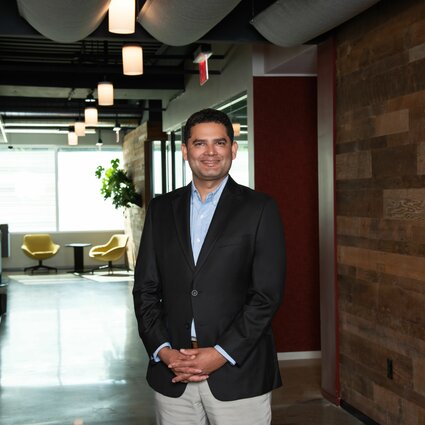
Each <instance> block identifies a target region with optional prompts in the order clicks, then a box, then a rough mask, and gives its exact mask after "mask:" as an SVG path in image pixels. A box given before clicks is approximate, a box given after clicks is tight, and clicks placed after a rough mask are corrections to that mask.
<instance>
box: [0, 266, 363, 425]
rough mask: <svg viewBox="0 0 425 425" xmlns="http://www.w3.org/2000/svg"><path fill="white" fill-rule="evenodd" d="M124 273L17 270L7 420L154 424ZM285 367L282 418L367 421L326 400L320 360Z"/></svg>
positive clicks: (288, 423) (2, 328)
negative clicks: (92, 275) (95, 275)
mask: <svg viewBox="0 0 425 425" xmlns="http://www.w3.org/2000/svg"><path fill="white" fill-rule="evenodd" d="M121 279H122V280H121ZM121 279H120V278H116V277H115V278H112V279H104V280H105V281H95V280H89V279H86V278H83V277H80V276H76V275H73V274H58V275H57V276H56V275H53V274H52V275H41V274H38V275H35V276H24V275H22V274H10V275H9V286H8V312H7V315H6V316H5V317H3V319H2V321H1V323H0V382H1V387H0V423H1V424H2V425H68V424H69V425H73V424H74V425H82V424H84V425H90V424H98V425H101V424H105V425H109V424H110V425H136V424H137V425H150V424H154V414H153V407H152V400H153V398H152V393H151V390H150V388H149V387H148V386H147V384H146V381H145V370H146V363H147V356H146V353H145V350H144V347H143V345H142V342H141V340H140V339H139V336H138V334H137V327H136V321H135V318H134V313H133V306H132V297H131V290H132V286H133V285H132V282H131V280H128V279H129V278H128V277H126V276H123V277H122V278H121ZM99 280H102V279H99ZM281 370H282V376H283V380H284V387H283V388H281V389H279V390H277V391H275V392H274V394H273V424H275V425H297V424H299V425H301V424H302V425H322V424H323V425H325V424H326V425H332V424H338V425H358V424H361V422H360V421H358V420H357V419H355V418H354V417H352V416H351V415H349V414H348V413H346V412H345V411H343V410H342V409H340V408H337V407H335V406H333V405H331V404H330V403H328V402H327V401H326V400H323V399H322V397H321V395H320V388H319V383H320V365H319V363H318V362H317V361H309V362H307V361H287V362H281Z"/></svg>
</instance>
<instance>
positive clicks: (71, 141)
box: [68, 127, 78, 146]
mask: <svg viewBox="0 0 425 425" xmlns="http://www.w3.org/2000/svg"><path fill="white" fill-rule="evenodd" d="M68 145H71V146H75V145H78V136H77V134H76V133H75V129H74V127H69V131H68Z"/></svg>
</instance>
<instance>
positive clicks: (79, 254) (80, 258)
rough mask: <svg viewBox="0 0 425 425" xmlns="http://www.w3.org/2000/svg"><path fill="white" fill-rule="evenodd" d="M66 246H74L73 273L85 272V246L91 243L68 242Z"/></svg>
mask: <svg viewBox="0 0 425 425" xmlns="http://www.w3.org/2000/svg"><path fill="white" fill-rule="evenodd" d="M65 246H67V247H69V248H74V270H72V271H71V273H84V272H85V271H86V270H84V248H85V247H86V246H91V243H67V244H66V245H65ZM87 271H89V270H87Z"/></svg>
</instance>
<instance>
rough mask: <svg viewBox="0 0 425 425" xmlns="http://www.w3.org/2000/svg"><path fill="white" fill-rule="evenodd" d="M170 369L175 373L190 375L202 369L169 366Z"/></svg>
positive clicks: (196, 373) (198, 372) (200, 371)
mask: <svg viewBox="0 0 425 425" xmlns="http://www.w3.org/2000/svg"><path fill="white" fill-rule="evenodd" d="M169 367H170V366H169ZM170 369H172V371H173V372H174V373H175V374H176V375H177V374H180V373H190V374H191V375H198V374H200V373H202V370H201V369H199V368H194V367H186V366H182V367H170Z"/></svg>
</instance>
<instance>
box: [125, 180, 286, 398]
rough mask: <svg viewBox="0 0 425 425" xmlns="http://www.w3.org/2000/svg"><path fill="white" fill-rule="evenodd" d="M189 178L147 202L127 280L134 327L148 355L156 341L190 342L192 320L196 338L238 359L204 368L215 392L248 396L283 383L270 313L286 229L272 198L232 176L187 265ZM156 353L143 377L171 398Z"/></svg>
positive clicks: (276, 298)
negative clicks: (132, 270)
mask: <svg viewBox="0 0 425 425" xmlns="http://www.w3.org/2000/svg"><path fill="white" fill-rule="evenodd" d="M190 198H191V185H190V184H189V185H188V186H186V187H184V188H181V189H177V190H175V191H173V192H170V193H167V194H165V195H162V196H160V197H157V198H155V199H153V200H152V201H151V203H150V205H149V208H148V211H147V215H146V220H145V226H144V229H143V235H142V240H141V245H140V250H139V255H138V259H137V263H136V269H135V276H134V277H135V284H134V289H133V296H134V305H135V311H136V317H137V321H138V327H139V334H140V336H141V338H142V340H143V343H144V345H145V347H146V350H147V352H148V354H149V356H152V354H153V353H154V352H155V350H156V349H157V348H158V347H159V346H160V345H161V344H163V343H164V342H166V341H169V342H170V343H171V345H172V347H173V348H176V349H180V348H189V347H190V346H191V342H190V325H191V321H192V318H194V319H195V324H196V334H197V339H198V343H199V345H200V346H201V347H212V346H214V345H216V344H219V345H220V346H221V347H222V348H223V349H224V350H225V351H226V352H227V353H228V354H229V355H230V356H231V357H232V358H233V359H235V361H236V362H237V364H236V365H235V366H232V365H231V364H230V363H226V364H225V365H224V366H223V367H221V368H220V369H218V370H217V371H215V372H214V373H212V374H211V376H210V377H209V379H208V383H209V386H210V389H211V391H212V393H213V394H214V396H215V397H216V398H217V399H219V400H235V399H240V398H246V397H254V396H258V395H261V394H264V393H266V392H269V391H271V390H272V389H273V388H276V387H278V386H280V385H281V380H280V374H279V366H278V362H277V356H276V350H275V345H274V340H273V335H272V330H271V326H270V322H271V320H272V317H273V316H274V314H275V313H276V311H277V309H278V307H279V305H280V302H281V297H282V290H283V283H284V268H285V249H284V237H283V228H282V224H281V220H280V217H279V212H278V209H277V206H276V204H275V202H274V201H273V200H272V199H271V198H270V197H269V196H267V195H265V194H263V193H259V192H255V191H253V190H251V189H249V188H247V187H244V186H241V185H238V184H237V183H235V182H234V181H233V180H232V179H231V178H230V177H229V180H228V182H227V184H226V186H225V188H224V190H223V193H222V195H221V197H220V201H219V203H218V205H217V208H216V211H215V214H214V216H213V219H212V221H211V225H210V227H209V230H208V233H207V236H206V238H205V241H204V244H203V246H202V249H201V252H200V254H199V258H198V261H197V264H196V266H195V264H194V260H193V255H192V248H191V242H190V229H189V227H190ZM173 376H174V375H173V373H172V371H171V370H170V369H168V368H167V367H166V366H165V365H164V364H163V363H162V362H159V363H155V362H154V361H153V360H151V361H150V363H149V366H148V372H147V380H148V383H149V384H150V386H151V387H152V388H153V389H154V390H155V391H157V392H160V393H162V394H164V395H166V396H169V397H179V396H180V395H181V394H182V393H183V391H184V389H185V387H186V384H183V383H178V384H173V383H172V382H171V379H172V377H173Z"/></svg>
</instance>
